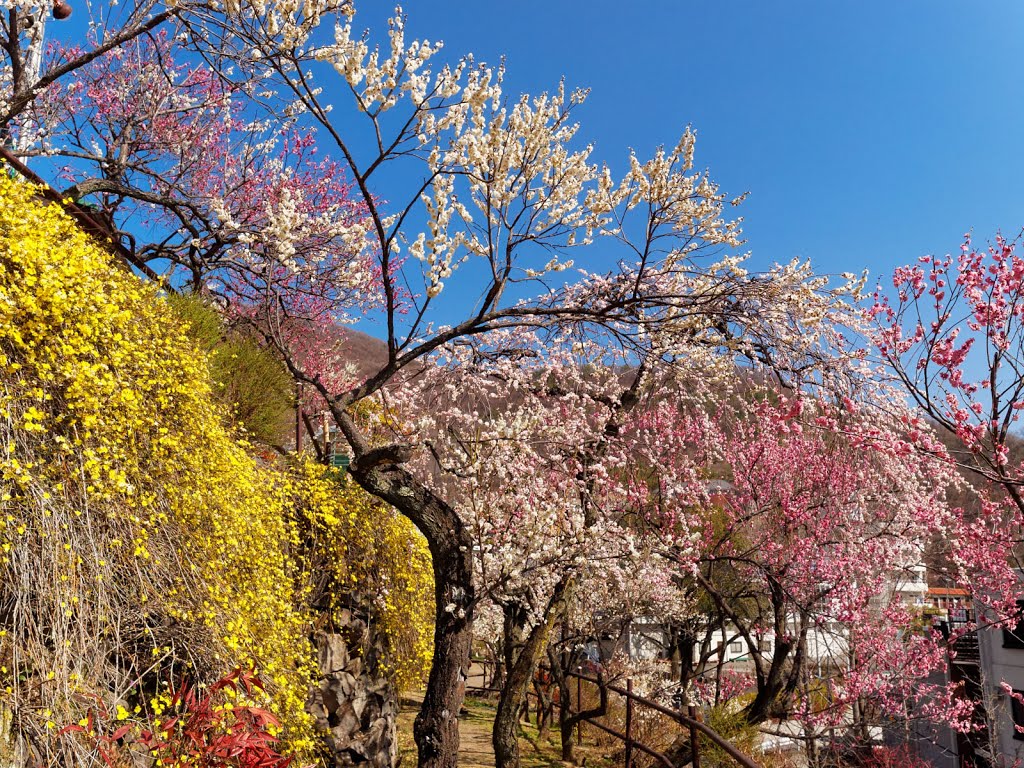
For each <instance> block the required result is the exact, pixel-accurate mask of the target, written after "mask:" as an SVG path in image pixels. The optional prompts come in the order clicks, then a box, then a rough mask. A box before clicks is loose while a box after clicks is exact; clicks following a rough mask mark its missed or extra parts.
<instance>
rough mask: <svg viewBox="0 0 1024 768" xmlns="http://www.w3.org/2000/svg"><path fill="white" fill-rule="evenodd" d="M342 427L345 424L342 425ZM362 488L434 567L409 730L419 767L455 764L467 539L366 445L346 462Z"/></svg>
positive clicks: (465, 648)
mask: <svg viewBox="0 0 1024 768" xmlns="http://www.w3.org/2000/svg"><path fill="white" fill-rule="evenodd" d="M346 431H348V430H346ZM349 471H350V472H351V474H352V477H353V478H354V479H355V480H356V482H357V483H359V485H360V486H362V487H363V488H364V489H365V490H366V491H368V492H369V493H372V494H373V495H374V496H377V497H378V498H380V499H383V500H384V501H386V502H388V503H389V504H391V505H392V506H394V507H395V508H396V509H397V510H398V511H399V512H401V513H402V514H403V515H405V516H406V517H408V518H409V519H410V520H411V521H412V522H413V523H414V524H415V525H416V527H417V528H419V530H420V531H421V532H422V533H423V535H424V537H426V539H427V544H428V545H429V547H430V555H431V558H432V559H433V567H434V599H435V601H436V609H435V614H434V662H433V666H432V667H431V669H430V677H429V679H428V681H427V690H426V693H425V695H424V697H423V707H422V709H420V712H419V714H418V715H417V716H416V723H415V725H414V726H413V736H414V738H415V740H416V747H417V750H418V753H419V762H418V765H419V766H420V768H455V766H456V765H457V763H458V753H459V710H460V709H461V708H462V702H463V698H464V696H465V687H466V677H467V675H468V671H469V653H470V644H471V640H472V634H471V625H472V619H473V604H474V590H473V564H472V551H473V542H472V539H471V538H470V536H469V533H468V532H467V531H466V529H465V526H464V525H463V523H462V520H461V519H460V518H459V515H458V513H457V512H456V511H455V510H454V509H453V508H452V507H451V506H449V505H448V504H447V503H445V501H444V500H443V499H441V498H439V497H438V496H437V495H436V494H434V493H433V492H432V491H431V490H430V489H429V488H427V487H426V486H425V485H423V484H422V483H420V482H419V481H418V480H416V478H415V477H413V476H412V474H410V473H409V472H408V471H407V470H405V469H403V468H402V467H401V466H399V465H398V464H395V463H389V461H388V457H386V456H381V455H377V452H376V451H374V450H372V449H371V450H369V451H366V452H365V453H363V454H362V455H358V452H357V457H356V460H355V461H353V462H352V465H351V466H350V468H349Z"/></svg>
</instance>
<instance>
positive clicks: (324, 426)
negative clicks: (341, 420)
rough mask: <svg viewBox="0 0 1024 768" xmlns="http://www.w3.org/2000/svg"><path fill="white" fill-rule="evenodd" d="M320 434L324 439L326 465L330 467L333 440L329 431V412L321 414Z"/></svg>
mask: <svg viewBox="0 0 1024 768" xmlns="http://www.w3.org/2000/svg"><path fill="white" fill-rule="evenodd" d="M320 432H321V433H322V434H323V438H324V464H327V465H328V466H330V463H331V438H330V432H329V431H328V429H327V411H324V412H323V413H321V414H320Z"/></svg>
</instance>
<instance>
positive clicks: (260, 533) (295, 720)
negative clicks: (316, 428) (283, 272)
mask: <svg viewBox="0 0 1024 768" xmlns="http://www.w3.org/2000/svg"><path fill="white" fill-rule="evenodd" d="M222 414H223V407H222V405H221V404H219V403H218V401H217V400H216V398H215V396H214V394H213V393H212V392H211V387H210V383H209V372H208V369H207V362H206V360H205V358H204V357H203V355H202V354H200V353H198V352H197V350H196V348H195V346H194V345H193V343H192V342H191V341H190V340H189V339H188V338H187V337H186V336H185V335H184V334H183V332H182V329H181V323H180V322H179V321H178V319H177V318H176V317H175V316H174V314H173V313H172V312H170V311H169V308H168V306H167V302H166V301H165V300H164V299H163V298H161V297H160V295H159V293H158V290H157V288H156V287H155V286H152V285H149V284H146V283H144V282H143V281H141V280H140V279H138V278H136V277H135V276H134V275H132V274H130V273H129V272H128V271H127V270H124V269H121V268H119V267H118V266H116V265H115V264H114V263H113V262H112V259H111V257H110V255H109V254H108V253H107V252H106V251H105V250H104V249H103V248H102V247H100V246H98V245H97V244H96V243H95V242H94V241H92V240H91V239H90V238H89V237H87V236H86V235H84V234H83V233H82V232H81V231H80V230H79V229H78V228H77V227H76V226H75V225H74V223H73V222H72V221H71V220H70V219H69V218H68V217H67V216H66V215H65V214H64V213H63V211H62V210H61V209H60V207H59V206H56V205H47V204H44V203H42V202H41V201H40V200H39V199H38V197H37V196H36V195H35V193H34V190H33V189H32V188H31V187H30V186H27V185H25V184H23V183H20V182H17V181H14V180H11V179H10V178H8V177H7V176H6V175H3V174H0V762H5V761H7V760H10V759H17V760H20V759H34V760H38V761H39V762H41V763H44V764H54V763H55V762H56V761H57V759H58V755H57V754H56V753H57V751H58V750H60V749H71V748H73V742H71V744H72V746H68V743H69V741H70V740H68V739H58V738H56V734H57V732H58V731H59V730H60V729H61V727H62V726H64V725H67V724H69V723H72V722H78V721H80V720H81V718H83V716H84V715H85V713H86V712H87V711H89V710H90V708H92V707H93V706H95V705H96V704H97V702H100V701H102V702H103V704H104V706H105V707H106V708H107V709H109V710H110V711H112V712H113V711H116V712H117V718H118V719H119V720H127V721H129V722H130V721H132V720H139V721H146V720H152V719H153V718H158V717H159V716H160V713H161V711H162V710H163V709H164V707H165V706H166V702H167V693H166V691H167V686H168V684H171V683H174V682H175V681H177V680H180V679H183V678H189V679H193V680H196V681H199V682H202V681H204V680H205V681H209V680H213V679H216V678H217V677H219V676H220V675H222V674H224V673H225V672H227V671H230V670H231V669H232V668H235V667H238V666H244V667H253V668H255V669H256V670H257V671H258V672H259V674H260V675H261V676H262V677H263V678H264V680H265V681H266V682H267V689H268V697H269V698H268V701H267V702H266V706H268V708H270V709H271V710H272V711H274V712H275V714H276V715H277V716H278V717H279V718H280V719H281V721H282V723H283V733H282V734H281V736H282V738H283V739H284V746H285V748H286V751H289V752H292V753H298V754H304V753H310V752H311V751H312V750H313V749H314V748H315V743H314V734H313V733H312V725H311V719H310V718H309V717H308V715H307V714H306V713H305V711H304V704H305V700H306V695H307V692H308V689H309V684H310V681H311V679H313V677H314V675H315V669H314V658H313V653H312V650H311V647H310V643H309V637H310V631H311V628H312V623H313V615H312V614H311V612H310V606H309V601H308V597H309V594H310V590H311V586H310V585H311V580H310V579H309V578H308V576H307V575H305V572H304V571H303V570H302V569H303V567H304V565H306V564H307V563H305V562H304V560H310V559H311V558H313V557H314V554H311V552H312V551H311V550H309V548H308V547H306V546H304V545H303V544H302V536H301V535H300V528H302V527H306V528H308V526H309V521H310V520H315V521H316V526H318V528H317V530H318V531H319V532H320V533H319V535H320V536H321V538H322V539H323V541H324V543H325V544H329V546H330V547H332V548H333V549H334V550H335V552H341V551H343V550H345V549H346V548H347V547H349V546H350V545H349V544H348V543H347V540H346V538H345V537H346V536H347V535H349V534H352V535H353V536H355V535H357V534H358V533H359V531H361V530H363V528H365V527H366V524H362V523H356V522H354V521H355V520H358V519H359V514H360V511H362V510H369V508H370V506H372V505H370V502H369V500H368V499H367V498H366V497H365V496H361V494H360V493H359V492H357V491H356V490H355V489H354V488H352V489H349V490H347V491H345V492H344V493H342V494H339V493H338V489H339V485H338V483H337V481H336V480H331V479H330V478H329V477H326V476H324V475H322V474H318V473H317V472H318V468H317V469H314V468H311V467H307V466H305V465H301V466H300V467H299V468H298V469H297V470H294V471H286V470H282V469H280V468H275V467H271V466H267V465H266V464H265V463H261V462H259V461H257V460H256V459H254V458H253V456H252V455H251V451H250V450H249V449H248V446H247V445H246V444H245V443H243V442H240V441H239V440H237V439H235V436H234V435H233V433H232V431H231V429H230V427H229V426H227V425H225V423H224V420H223V417H222ZM297 504H298V505H299V506H298V507H297V506H296V505H297ZM297 509H298V511H299V514H298V515H296V511H297ZM353 514H355V518H353V517H352V515H353ZM375 514H376V513H375ZM342 522H344V525H341V523H342ZM360 525H363V528H361V527H360ZM369 525H373V524H372V523H370V524H369ZM382 530H387V531H393V536H394V538H393V539H391V538H390V537H389V535H384V536H381V533H380V532H381V531H382ZM376 532H377V537H378V540H382V541H383V542H384V544H382V545H380V546H377V549H376V550H374V551H375V552H377V554H379V555H382V556H387V557H391V556H395V557H396V558H399V557H400V559H395V560H390V563H391V564H392V565H393V566H394V567H395V568H396V569H397V572H402V571H403V569H404V568H406V567H409V566H410V565H415V567H416V569H419V568H420V567H421V566H424V569H423V570H421V571H418V574H419V575H411V576H410V575H407V576H403V577H399V576H396V577H395V578H394V579H392V580H393V581H394V582H395V583H394V588H393V590H392V593H390V594H389V596H388V597H385V598H384V604H383V606H382V608H383V612H382V614H381V615H384V616H390V617H391V618H389V619H385V620H384V621H383V623H384V624H385V626H384V630H385V631H394V632H396V633H397V634H396V637H397V636H398V635H401V636H402V637H408V636H409V633H408V632H407V631H406V632H404V634H403V632H402V631H400V628H401V620H400V619H398V618H397V614H395V613H394V611H396V610H410V606H415V605H418V602H417V601H418V600H419V601H422V600H423V599H424V595H426V599H427V602H428V604H429V602H430V601H431V600H432V587H430V586H429V585H424V584H423V583H422V574H426V578H427V579H428V580H429V573H430V570H429V555H425V554H424V553H425V552H426V549H425V546H424V545H423V544H422V543H421V542H420V541H419V540H418V539H416V538H415V537H413V536H411V535H410V534H411V533H412V532H411V530H409V529H408V528H407V526H406V527H403V522H402V521H400V519H398V518H393V519H392V524H391V525H390V527H387V528H383V529H382V528H377V529H376ZM382 548H383V549H387V548H390V549H391V550H392V551H388V552H383V551H381V550H382ZM403 548H405V553H399V551H398V550H402V549H403ZM370 554H373V553H370ZM401 558H404V559H401ZM424 558H426V559H425V560H424ZM371 560H372V558H371ZM375 562H376V567H378V568H379V566H380V563H381V561H380V560H376V561H375ZM360 568H361V567H360V566H358V565H357V566H353V567H352V568H349V567H348V565H347V564H344V565H341V564H339V565H336V570H338V571H339V574H341V573H344V576H341V575H339V579H344V578H349V579H353V578H354V579H356V580H358V579H359V578H360V577H362V576H364V575H366V574H364V573H362V572H361V570H360ZM384 570H387V569H386V568H385V569H384ZM387 580H388V579H387V578H386V577H379V576H378V583H383V582H384V581H387ZM428 587H429V588H428ZM403 590H406V591H403ZM424 590H426V592H424ZM403 601H404V602H403ZM388 611H392V612H391V613H389V612H388ZM388 622H392V625H391V626H392V629H388ZM425 634H426V636H427V643H428V646H429V632H427V633H425ZM418 642H419V641H418V640H417V641H413V643H412V645H413V646H415V647H412V648H409V649H407V650H408V655H409V660H408V661H405V660H402V661H399V662H398V663H397V665H398V666H399V667H401V669H400V670H399V671H398V674H400V675H403V674H404V675H415V674H422V670H423V669H424V666H423V665H424V659H428V658H429V651H428V650H427V649H426V647H422V646H421V645H417V643H418ZM404 652H406V649H401V651H400V652H398V653H397V654H396V658H402V653H404ZM403 665H406V666H407V667H408V669H406V666H403ZM71 757H72V756H69V755H63V756H60V759H62V760H65V761H66V760H68V759H70V758H71Z"/></svg>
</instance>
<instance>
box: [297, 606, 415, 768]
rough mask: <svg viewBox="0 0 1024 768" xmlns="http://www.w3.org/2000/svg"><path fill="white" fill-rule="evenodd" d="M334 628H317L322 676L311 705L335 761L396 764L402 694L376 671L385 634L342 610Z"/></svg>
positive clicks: (379, 766)
mask: <svg viewBox="0 0 1024 768" xmlns="http://www.w3.org/2000/svg"><path fill="white" fill-rule="evenodd" d="M342 614H343V616H342V621H341V622H340V625H339V626H338V628H337V630H336V631H332V632H318V633H317V635H316V637H315V638H314V641H315V643H316V648H317V653H318V661H319V666H320V679H319V683H318V685H317V687H316V688H314V689H313V691H312V693H311V696H310V701H309V703H308V705H307V709H308V710H309V711H310V713H311V714H312V715H313V717H315V718H316V721H317V726H318V730H319V732H320V733H321V734H323V736H324V740H325V742H326V744H327V747H328V750H329V753H330V755H331V756H332V757H333V759H334V765H336V766H354V765H361V766H368V767H372V768H392V766H394V764H395V758H396V755H397V743H396V733H395V729H396V724H397V718H398V696H397V695H396V692H395V690H394V688H393V686H392V685H391V683H390V682H389V681H388V679H387V678H386V677H385V676H384V675H381V674H380V673H379V671H378V666H379V664H378V660H379V659H380V658H381V655H382V648H380V647H376V646H379V645H380V643H381V639H380V638H377V637H375V633H371V632H370V631H369V630H368V628H367V625H366V622H365V621H363V620H362V619H361V618H358V617H356V616H355V615H353V614H352V613H351V612H350V611H343V612H342Z"/></svg>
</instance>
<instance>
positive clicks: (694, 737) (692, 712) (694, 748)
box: [686, 704, 700, 768]
mask: <svg viewBox="0 0 1024 768" xmlns="http://www.w3.org/2000/svg"><path fill="white" fill-rule="evenodd" d="M686 714H688V715H689V716H690V720H691V721H693V720H696V719H697V708H696V707H695V706H693V704H690V705H689V706H687V708H686ZM690 751H691V752H693V760H692V761H691V765H692V766H693V768H700V732H699V731H698V730H697V726H696V725H694V724H693V723H692V722H691V723H690Z"/></svg>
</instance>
